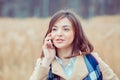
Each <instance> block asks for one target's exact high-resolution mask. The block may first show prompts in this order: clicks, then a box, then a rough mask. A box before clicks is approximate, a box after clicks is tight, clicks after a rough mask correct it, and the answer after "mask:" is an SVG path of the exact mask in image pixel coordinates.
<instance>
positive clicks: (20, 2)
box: [0, 0, 120, 18]
mask: <svg viewBox="0 0 120 80" xmlns="http://www.w3.org/2000/svg"><path fill="white" fill-rule="evenodd" d="M64 8H70V9H73V10H74V11H76V12H77V13H78V14H79V15H80V16H82V17H84V18H89V17H92V16H96V15H106V14H120V0H0V16H3V17H4V16H8V17H48V16H50V15H53V13H55V12H56V11H58V10H60V9H64Z"/></svg>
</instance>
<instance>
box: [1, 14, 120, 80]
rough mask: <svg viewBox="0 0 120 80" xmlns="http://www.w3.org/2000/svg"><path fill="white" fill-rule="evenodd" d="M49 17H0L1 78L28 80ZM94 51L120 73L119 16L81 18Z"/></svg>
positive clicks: (37, 55) (39, 49) (39, 50)
mask: <svg viewBox="0 0 120 80" xmlns="http://www.w3.org/2000/svg"><path fill="white" fill-rule="evenodd" d="M48 22H49V19H37V18H30V19H10V18H0V80H28V79H29V77H30V75H31V73H32V71H33V68H34V66H35V61H36V59H37V58H38V57H39V53H40V52H41V45H42V40H43V37H44V35H45V32H46V30H47V26H48ZM81 22H82V25H83V26H84V29H85V32H86V34H87V36H88V38H89V39H90V40H91V42H92V43H93V44H94V46H95V51H96V52H98V53H99V55H100V56H101V57H102V59H103V60H104V61H105V62H106V63H107V64H109V65H110V67H111V68H112V69H113V70H114V72H115V73H116V74H117V75H118V76H120V63H119V61H120V58H119V57H120V54H119V53H120V49H119V45H120V32H119V30H120V27H119V26H120V16H102V17H95V18H92V19H89V20H81Z"/></svg>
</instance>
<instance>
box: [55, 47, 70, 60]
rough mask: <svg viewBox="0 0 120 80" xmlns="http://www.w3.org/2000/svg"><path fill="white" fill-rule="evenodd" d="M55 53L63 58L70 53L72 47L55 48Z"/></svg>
mask: <svg viewBox="0 0 120 80" xmlns="http://www.w3.org/2000/svg"><path fill="white" fill-rule="evenodd" d="M57 55H58V57H59V58H61V59H64V58H65V57H68V56H71V55H72V47H68V48H64V49H57Z"/></svg>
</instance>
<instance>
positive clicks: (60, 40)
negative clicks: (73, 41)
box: [55, 39, 64, 43]
mask: <svg viewBox="0 0 120 80" xmlns="http://www.w3.org/2000/svg"><path fill="white" fill-rule="evenodd" d="M63 41H64V40H63V39H56V40H55V42H57V43H62V42H63Z"/></svg>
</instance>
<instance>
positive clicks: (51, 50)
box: [42, 33, 56, 64]
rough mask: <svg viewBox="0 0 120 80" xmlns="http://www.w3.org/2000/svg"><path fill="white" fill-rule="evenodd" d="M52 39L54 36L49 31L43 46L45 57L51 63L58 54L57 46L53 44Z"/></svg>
mask: <svg viewBox="0 0 120 80" xmlns="http://www.w3.org/2000/svg"><path fill="white" fill-rule="evenodd" d="M52 39H53V37H52V36H51V33H49V34H48V35H47V36H46V38H45V41H44V44H43V47H42V50H43V54H44V59H45V60H46V61H47V63H49V64H50V63H51V62H52V61H53V59H54V58H55V54H56V51H55V47H54V46H53V43H52Z"/></svg>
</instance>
